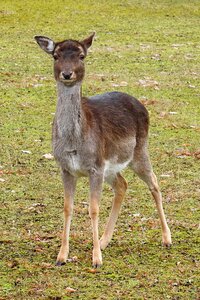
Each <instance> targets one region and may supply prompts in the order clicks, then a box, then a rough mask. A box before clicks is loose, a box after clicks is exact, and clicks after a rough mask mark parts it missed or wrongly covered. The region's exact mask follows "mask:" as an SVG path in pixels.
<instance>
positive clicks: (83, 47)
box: [35, 33, 95, 86]
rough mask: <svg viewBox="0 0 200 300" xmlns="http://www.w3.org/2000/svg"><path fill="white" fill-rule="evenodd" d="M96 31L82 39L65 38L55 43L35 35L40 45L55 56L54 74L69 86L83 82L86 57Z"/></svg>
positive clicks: (58, 79)
mask: <svg viewBox="0 0 200 300" xmlns="http://www.w3.org/2000/svg"><path fill="white" fill-rule="evenodd" d="M94 36H95V33H93V34H91V35H90V36H89V37H88V38H86V39H84V40H82V41H76V40H64V41H62V42H57V43H55V42H54V41H53V40H51V39H50V38H48V37H45V36H35V40H36V41H37V43H38V44H39V46H40V47H41V48H42V49H43V50H44V51H45V52H47V53H48V54H51V55H52V57H53V58H54V76H55V79H56V80H57V81H61V82H63V83H64V84H65V85H67V86H73V85H75V84H76V83H77V82H81V81H82V80H83V77H84V73H85V67H84V59H85V57H86V55H87V50H88V48H89V47H90V46H91V45H92V41H93V39H94Z"/></svg>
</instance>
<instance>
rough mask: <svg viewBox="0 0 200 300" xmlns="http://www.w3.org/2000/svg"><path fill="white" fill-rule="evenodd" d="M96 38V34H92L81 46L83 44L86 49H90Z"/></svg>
mask: <svg viewBox="0 0 200 300" xmlns="http://www.w3.org/2000/svg"><path fill="white" fill-rule="evenodd" d="M94 37H95V32H93V34H91V35H90V36H89V37H88V38H86V39H84V40H83V41H81V44H83V45H84V46H85V48H86V49H88V48H90V46H91V45H92V42H93V39H94Z"/></svg>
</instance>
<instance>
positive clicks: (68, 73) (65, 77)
mask: <svg viewBox="0 0 200 300" xmlns="http://www.w3.org/2000/svg"><path fill="white" fill-rule="evenodd" d="M62 76H63V78H64V79H66V80H69V79H70V78H71V77H72V72H62Z"/></svg>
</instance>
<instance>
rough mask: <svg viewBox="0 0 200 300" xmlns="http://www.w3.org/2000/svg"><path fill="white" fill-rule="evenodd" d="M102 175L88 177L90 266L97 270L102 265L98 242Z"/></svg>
mask: <svg viewBox="0 0 200 300" xmlns="http://www.w3.org/2000/svg"><path fill="white" fill-rule="evenodd" d="M102 182H103V175H96V174H95V175H92V176H90V205H89V214H90V218H91V222H92V232H93V256H92V266H93V267H94V268H98V267H100V266H101V265H102V255H101V249H100V242H99V229H98V221H99V201H100V197H101V189H102Z"/></svg>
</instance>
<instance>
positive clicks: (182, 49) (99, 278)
mask: <svg viewBox="0 0 200 300" xmlns="http://www.w3.org/2000/svg"><path fill="white" fill-rule="evenodd" d="M199 14H200V5H199V1H197V0H196V1H195V0H191V1H185V0H166V1H161V0H159V1H136V0H135V1H134V0H132V1H131V0H130V1H122V0H120V1H118V0H116V1H104V0H103V1H92V0H90V1H83V0H80V1H78V4H75V1H71V0H69V1H61V0H57V1H54V0H53V1H49V2H48V1H38V0H34V1H26V0H23V1H21V0H19V1H11V0H10V1H8V0H5V1H2V3H1V4H0V15H1V45H0V48H1V73H0V76H1V91H0V93H1V120H0V122H1V135H0V136H1V154H0V157H1V163H0V165H1V169H0V174H1V182H0V184H1V191H2V192H1V207H0V208H1V212H0V215H1V226H0V234H1V237H0V255H1V260H0V299H6V300H7V299H8V300H12V299H17V300H19V299H23V300H24V299H26V300H29V299H49V300H56V299H57V300H59V299H62V300H64V299H91V300H93V299H99V300H100V299H101V300H103V299H105V300H110V299H114V300H115V299H120V300H121V299H156V300H157V299H164V300H165V299H173V300H179V299H181V300H182V299H186V300H187V299H194V300H197V299H199V297H200V296H199V294H198V292H199V290H198V289H199V275H200V274H199V267H200V266H199V245H200V243H199V242H200V241H199V224H198V222H199V195H200V185H199V184H200V179H199V159H198V156H197V154H195V153H196V152H197V151H198V150H199V147H200V146H199V136H200V127H199V126H200V125H199V124H200V105H199V96H200V91H199V87H198V86H199V63H200V60H199V57H200V44H199ZM93 30H95V31H96V32H97V37H96V41H95V43H94V44H93V47H92V50H91V51H90V53H89V55H88V58H87V67H86V71H87V72H86V73H87V74H86V78H85V82H84V85H83V93H84V95H93V94H95V93H103V92H104V91H108V90H120V91H124V92H127V93H130V94H132V95H134V96H135V97H137V98H138V99H140V100H141V101H143V102H144V104H145V105H146V107H147V109H148V110H149V112H150V117H151V129H150V141H149V143H150V145H149V147H150V153H151V158H152V163H153V166H154V169H155V172H156V174H157V176H158V179H159V182H160V185H161V188H162V193H163V198H164V207H165V211H166V215H167V218H168V220H169V225H170V228H171V230H172V238H173V247H172V248H171V249H170V250H166V249H163V248H162V246H161V233H160V226H159V221H158V216H157V213H156V210H155V205H154V203H153V201H152V200H151V197H150V194H149V192H148V190H147V188H146V187H145V186H144V184H143V183H142V182H141V181H140V180H139V179H138V178H137V177H136V176H135V175H133V174H132V173H131V172H130V171H129V170H127V171H125V172H124V175H125V177H126V179H127V180H128V183H129V189H128V192H127V196H126V200H125V201H124V204H123V209H122V211H121V214H120V217H119V220H118V223H117V227H116V230H115V235H114V238H113V240H112V242H111V244H110V246H109V247H108V248H107V249H106V250H105V252H103V260H104V264H103V266H102V268H101V269H100V270H99V271H98V272H97V273H91V270H90V267H91V254H92V234H91V225H90V220H89V217H88V212H87V205H86V204H85V202H86V201H87V197H88V181H87V180H86V179H81V180H80V182H79V184H78V189H77V194H76V201H75V210H74V218H73V222H72V229H71V247H70V257H75V256H77V261H76V262H69V263H68V264H66V265H65V266H63V267H61V268H58V267H55V266H54V262H55V259H56V256H57V253H58V250H59V246H60V233H61V231H62V207H63V195H62V185H61V180H60V175H59V170H58V168H57V166H56V163H55V162H54V161H53V160H48V159H45V158H44V157H43V155H44V154H46V153H50V152H51V123H52V120H53V115H52V113H53V112H54V111H55V105H56V90H55V82H54V79H53V75H52V62H51V59H50V57H49V56H48V55H45V54H44V53H43V52H42V51H41V50H40V49H39V48H38V46H37V45H36V43H35V42H34V40H33V36H34V35H38V34H39V35H47V36H49V37H51V38H53V39H55V40H62V39H66V38H75V39H82V38H84V37H86V36H87V35H88V34H89V33H90V32H91V31H93ZM124 82H125V83H124ZM124 85H125V86H124ZM22 150H23V151H24V150H25V151H30V152H31V153H30V154H28V153H24V152H23V151H22ZM185 154H187V155H185ZM111 199H112V193H111V190H110V188H109V187H108V186H105V189H104V193H103V198H102V201H101V218H100V232H101V233H102V231H103V227H104V223H105V220H106V218H107V216H108V213H109V209H110V206H111ZM67 287H71V288H74V289H75V290H76V291H75V292H73V293H70V292H69V291H67V290H66V288H67Z"/></svg>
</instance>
